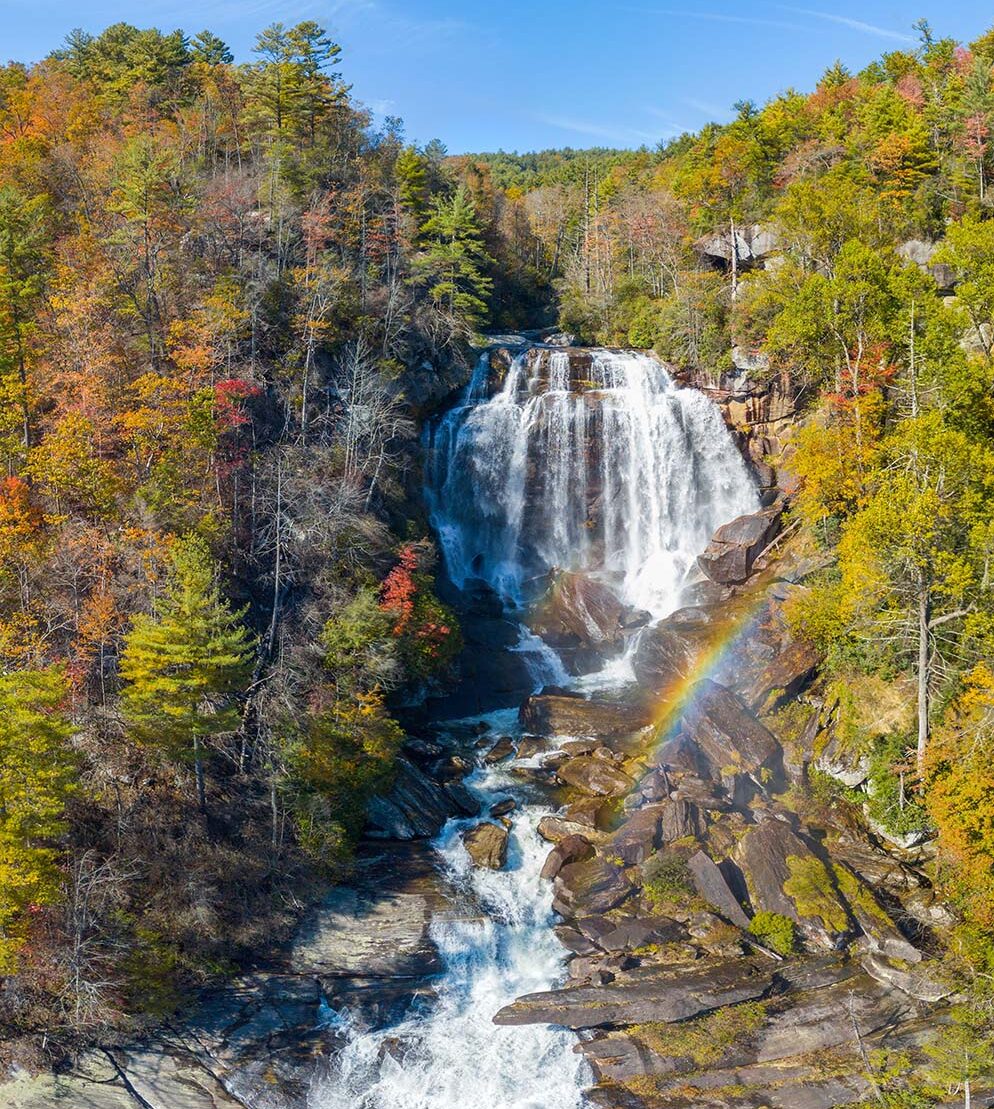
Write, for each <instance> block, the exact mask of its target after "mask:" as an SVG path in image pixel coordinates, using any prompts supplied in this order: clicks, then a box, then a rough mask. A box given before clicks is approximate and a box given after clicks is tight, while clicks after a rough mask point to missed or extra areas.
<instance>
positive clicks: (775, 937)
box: [749, 909, 800, 955]
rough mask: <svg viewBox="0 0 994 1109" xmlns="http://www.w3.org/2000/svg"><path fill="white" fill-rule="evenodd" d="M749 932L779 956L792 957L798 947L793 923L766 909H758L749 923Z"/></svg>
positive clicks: (787, 918)
mask: <svg viewBox="0 0 994 1109" xmlns="http://www.w3.org/2000/svg"><path fill="white" fill-rule="evenodd" d="M749 931H750V932H751V933H752V935H754V936H755V937H756V939H757V940H759V941H760V942H761V943H764V944H766V946H767V947H772V948H773V950H774V951H776V952H779V954H781V955H793V954H794V953H795V952H796V951H797V950H798V948H799V945H800V944H799V938H798V935H797V925H796V924H795V923H794V921H792V920H791V919H790V917H786V916H782V915H781V914H780V913H773V912H769V911H768V910H766V909H760V910H759V912H758V913H756V915H755V916H754V917H753V918H752V920H750V921H749Z"/></svg>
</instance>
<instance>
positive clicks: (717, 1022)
mask: <svg viewBox="0 0 994 1109" xmlns="http://www.w3.org/2000/svg"><path fill="white" fill-rule="evenodd" d="M768 1008H769V1005H768V1003H767V1002H765V1001H746V1002H743V1003H742V1004H740V1005H727V1006H725V1007H724V1008H721V1009H715V1010H714V1012H711V1013H705V1014H704V1015H703V1016H700V1017H694V1018H693V1019H691V1020H685V1021H680V1022H678V1023H676V1024H657V1023H649V1024H637V1025H635V1026H634V1027H633V1028H632V1030H631V1032H632V1035H633V1036H635V1037H636V1039H638V1040H641V1042H642V1043H644V1044H645V1046H646V1047H647V1048H648V1049H649V1050H650V1051H651V1052H653V1053H654V1054H656V1055H659V1056H661V1057H663V1058H664V1059H675V1058H686V1059H689V1060H690V1061H691V1062H692V1063H693V1064H694V1066H695V1067H709V1066H713V1065H714V1064H716V1063H719V1062H720V1061H721V1059H722V1057H723V1056H724V1054H725V1053H726V1052H727V1051H728V1050H729V1048H733V1047H735V1046H736V1045H737V1044H739V1043H740V1042H741V1041H743V1040H745V1039H747V1038H748V1037H749V1036H750V1035H752V1034H753V1033H754V1032H758V1031H759V1029H760V1028H762V1027H763V1024H764V1023H765V1022H766V1014H767V1010H768Z"/></svg>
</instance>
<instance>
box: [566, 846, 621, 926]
mask: <svg viewBox="0 0 994 1109" xmlns="http://www.w3.org/2000/svg"><path fill="white" fill-rule="evenodd" d="M633 892H634V887H633V886H632V884H631V882H630V881H629V880H628V879H627V878H626V877H625V875H624V873H623V872H622V871H621V869H620V868H619V867H617V866H615V865H614V864H613V863H611V862H609V861H608V860H607V859H604V858H601V857H600V856H598V855H595V856H594V858H592V859H587V860H585V861H584V862H578V863H570V864H569V865H568V866H564V867H563V868H562V869H561V870H560V871H559V873H558V874H557V875H556V878H555V884H554V886H553V900H552V907H553V909H554V910H555V911H556V912H557V913H559V915H560V916H564V917H575V916H577V915H579V914H581V913H582V914H586V915H589V914H591V913H606V912H608V910H610V909H613V908H615V907H616V906H618V905H620V904H621V903H622V902H623V901H625V900H627V898H629V897H630V896H631V895H632V893H633Z"/></svg>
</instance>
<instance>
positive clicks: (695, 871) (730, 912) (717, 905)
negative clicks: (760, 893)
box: [687, 851, 749, 928]
mask: <svg viewBox="0 0 994 1109" xmlns="http://www.w3.org/2000/svg"><path fill="white" fill-rule="evenodd" d="M687 869H688V870H689V871H690V876H691V878H692V879H693V882H694V887H695V888H696V890H697V892H698V894H700V896H701V897H702V898H703V899H704V900H705V901H706V902H707V903H708V904H709V905H711V906H712V907H713V908H714V909H716V910H717V911H718V912H719V913H720V914H721V915H722V916H723V917H724V918H725V919H726V920H728V921H731V923H732V924H734V925H736V926H737V927H739V928H748V927H749V918H748V917H747V916H746V915H745V912H744V911H743V909H742V906H741V905H740V904H739V900H738V898H737V897H736V896H735V894H734V892H733V891H732V888H731V886H730V885H729V884H728V881H727V880H726V878H725V875H724V874H722V872H721V869H720V868H719V867H718V865H717V864H716V863H715V862H714V861H713V860H712V859H711V858H710V857H709V856H707V855H705V854H704V852H703V851H698V852H696V854H694V855H691V857H690V858H689V859H688V860H687Z"/></svg>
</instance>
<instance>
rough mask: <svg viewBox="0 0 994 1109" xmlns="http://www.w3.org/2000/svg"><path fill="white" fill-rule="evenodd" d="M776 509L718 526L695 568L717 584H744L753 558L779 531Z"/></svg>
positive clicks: (778, 518) (779, 515)
mask: <svg viewBox="0 0 994 1109" xmlns="http://www.w3.org/2000/svg"><path fill="white" fill-rule="evenodd" d="M781 514H782V510H781V509H780V508H768V509H765V510H764V511H762V512H754V513H751V514H750V515H747V516H739V517H738V519H736V520H732V521H731V522H730V523H727V524H724V525H722V526H721V527H720V528H718V530H717V531H716V532H715V533H714V538H713V539H712V540H711V542H710V543H709V544H708V546H707V548H706V549H705V551H704V553H703V554H702V555H700V556H699V557H698V559H697V565H698V566H700V568H701V569H702V570H703V571H704V573H705V574H707V576H708V577H709V578H710V579H711V580H712V581H714V582H717V583H718V584H719V585H736V584H741V583H742V582H744V581H745V580H746V579H747V578H748V577H749V575H750V573H751V572H752V566H753V563H754V562H755V560H756V558H757V557H758V556H759V555H760V554H761V553H762V552H763V551H764V550H765V549H766V547H767V546H768V545H769V544H770V543H771V542H772V541H773V539H775V538H776V536H777V533H778V532H779V531H780V517H781Z"/></svg>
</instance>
